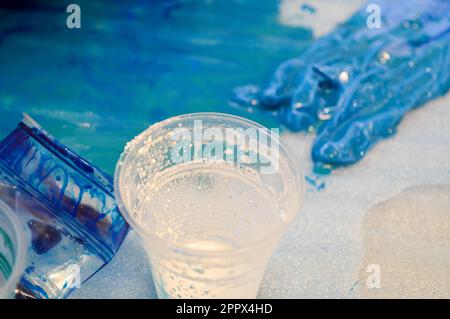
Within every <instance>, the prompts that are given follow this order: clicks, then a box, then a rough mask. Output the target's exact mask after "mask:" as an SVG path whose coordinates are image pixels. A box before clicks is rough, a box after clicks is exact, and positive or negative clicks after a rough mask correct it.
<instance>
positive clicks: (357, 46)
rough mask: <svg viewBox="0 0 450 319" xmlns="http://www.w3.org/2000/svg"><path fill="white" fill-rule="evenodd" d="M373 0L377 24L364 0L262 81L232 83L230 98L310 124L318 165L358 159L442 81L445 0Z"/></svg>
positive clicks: (301, 125)
mask: <svg viewBox="0 0 450 319" xmlns="http://www.w3.org/2000/svg"><path fill="white" fill-rule="evenodd" d="M377 4H379V5H380V7H381V13H382V28H380V29H370V28H368V27H367V18H368V13H367V12H366V7H365V6H364V7H363V8H362V9H361V10H360V11H359V12H357V13H356V14H355V15H354V16H353V17H352V18H350V19H349V20H348V21H347V22H346V23H344V24H342V25H340V26H339V27H337V28H336V30H335V31H333V32H331V33H330V34H328V35H327V36H324V37H322V38H320V39H318V40H316V41H315V42H314V43H313V44H312V45H311V46H310V48H309V49H308V50H306V51H305V52H303V53H302V54H301V55H300V56H299V57H297V58H293V59H291V60H288V61H286V62H284V63H283V64H281V65H280V66H279V67H278V69H277V70H276V71H275V73H274V75H273V76H272V79H271V81H270V83H269V85H268V86H267V87H266V88H265V89H261V88H259V87H256V86H246V87H242V88H238V89H236V90H235V91H234V99H233V100H234V102H237V103H240V104H241V105H244V106H245V107H247V106H248V105H257V106H258V107H260V108H261V109H270V110H271V111H272V110H274V109H277V110H280V118H279V119H280V121H282V122H283V123H284V124H285V125H286V126H287V127H288V128H289V129H291V130H293V131H302V130H309V131H315V132H316V133H317V137H316V139H315V141H314V144H313V148H312V159H313V161H314V162H315V164H316V167H317V168H316V171H318V172H319V171H324V172H327V171H329V169H330V168H332V167H335V166H342V165H349V164H353V163H355V162H357V161H359V160H360V159H362V158H363V157H364V156H365V155H366V153H367V152H368V151H369V150H370V149H371V148H372V147H373V145H374V144H376V143H377V142H378V141H380V140H382V139H385V138H387V137H389V136H391V135H393V134H395V132H396V128H397V126H398V124H399V123H400V121H401V120H402V118H403V117H404V116H405V114H406V113H407V112H409V111H410V110H412V109H414V108H416V107H419V106H421V105H423V104H425V103H426V102H428V101H429V100H432V99H434V98H436V97H439V96H442V95H443V94H445V93H446V92H447V91H448V89H449V87H450V76H449V72H450V2H449V1H439V0H425V1H421V0H414V1H409V2H408V4H407V5H405V4H403V3H401V2H400V1H387V0H383V1H377ZM249 103H250V104H249Z"/></svg>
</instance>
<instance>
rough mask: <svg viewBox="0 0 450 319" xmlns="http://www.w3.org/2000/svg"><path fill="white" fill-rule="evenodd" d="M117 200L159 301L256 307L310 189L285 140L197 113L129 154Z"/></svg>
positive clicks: (119, 175)
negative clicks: (244, 302)
mask: <svg viewBox="0 0 450 319" xmlns="http://www.w3.org/2000/svg"><path fill="white" fill-rule="evenodd" d="M115 195H116V199H117V202H118V205H119V208H120V211H121V212H122V214H123V215H124V217H125V219H126V220H127V221H128V222H129V223H130V224H131V225H132V227H133V228H134V229H135V230H136V231H137V232H138V234H139V235H140V238H141V240H142V244H143V246H144V248H145V249H146V251H147V253H148V256H149V259H150V264H151V268H152V274H153V279H154V283H155V288H156V291H157V294H158V297H160V298H255V297H256V295H257V292H258V288H259V285H260V282H261V280H262V277H263V274H264V269H265V267H266V264H267V261H268V259H269V257H270V256H271V255H272V253H273V251H274V249H275V248H276V246H277V244H278V242H279V240H280V238H281V236H282V235H283V233H284V232H285V231H286V229H287V226H288V225H289V224H290V223H291V221H292V220H293V218H294V217H295V216H296V214H297V213H298V212H299V210H300V208H301V205H302V203H303V196H304V185H303V177H302V175H301V173H300V172H299V170H298V164H297V163H296V162H295V161H294V159H293V157H292V156H291V155H290V153H289V152H288V150H287V149H286V147H285V146H284V145H282V144H281V143H280V141H279V138H278V132H277V131H275V130H268V129H267V128H265V127H263V126H261V125H259V124H257V123H255V122H252V121H249V120H246V119H243V118H239V117H236V116H231V115H226V114H219V113H196V114H188V115H183V116H178V117H174V118H170V119H168V120H165V121H163V122H160V123H157V124H155V125H153V126H151V127H150V128H148V129H147V130H146V131H144V132H142V133H141V134H140V135H138V136H137V137H136V138H135V139H133V140H132V141H131V142H130V143H128V144H127V146H126V147H125V151H124V153H123V154H122V156H121V158H120V160H119V162H118V164H117V168H116V173H115Z"/></svg>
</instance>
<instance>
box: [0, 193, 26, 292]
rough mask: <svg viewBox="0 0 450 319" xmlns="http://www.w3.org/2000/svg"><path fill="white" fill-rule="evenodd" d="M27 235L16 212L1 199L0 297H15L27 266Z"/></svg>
mask: <svg viewBox="0 0 450 319" xmlns="http://www.w3.org/2000/svg"><path fill="white" fill-rule="evenodd" d="M25 256H26V236H25V230H24V229H23V225H22V224H21V222H20V221H19V220H18V219H17V217H16V216H15V214H14V212H13V211H12V210H11V208H10V207H9V206H7V205H6V204H5V203H4V202H2V201H0V299H5V298H14V295H15V288H16V285H17V283H18V282H19V280H20V277H21V276H22V273H23V270H24V267H25Z"/></svg>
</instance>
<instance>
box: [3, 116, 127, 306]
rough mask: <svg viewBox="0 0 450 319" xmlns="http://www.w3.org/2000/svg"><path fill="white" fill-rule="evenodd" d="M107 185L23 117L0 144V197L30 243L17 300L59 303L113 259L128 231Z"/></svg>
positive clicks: (105, 179)
mask: <svg viewBox="0 0 450 319" xmlns="http://www.w3.org/2000/svg"><path fill="white" fill-rule="evenodd" d="M112 185H113V182H112V179H111V178H110V177H109V176H108V175H106V174H105V173H103V172H102V171H101V170H99V169H98V168H96V167H95V166H92V165H91V164H90V163H88V162H87V161H86V160H84V159H82V158H81V157H79V156H78V155H76V154H75V153H74V152H73V151H71V150H70V149H69V148H67V147H66V146H64V145H63V144H61V143H60V142H58V141H57V140H56V139H54V138H53V137H52V136H50V135H49V134H48V133H47V132H46V131H45V130H44V129H42V128H41V127H40V126H39V125H38V124H37V123H36V122H34V121H33V120H32V119H31V118H29V117H27V116H26V117H25V118H24V120H22V122H21V123H20V124H19V126H18V127H17V128H16V129H15V130H14V131H13V132H12V133H11V134H10V135H8V136H7V137H6V138H5V139H4V140H3V141H1V142H0V198H1V200H2V201H4V202H5V203H6V204H7V205H8V206H10V207H11V208H12V210H13V211H14V212H15V213H16V215H17V216H18V218H19V219H20V220H21V221H22V222H23V224H24V225H26V227H25V228H26V229H28V231H29V238H30V240H31V242H30V245H29V249H28V252H27V260H26V269H25V273H24V275H23V277H22V279H21V281H20V284H19V285H18V287H17V289H16V297H17V298H64V297H66V296H67V295H68V294H69V293H70V292H71V291H73V289H75V288H76V287H77V286H78V285H79V284H81V283H82V282H84V281H86V280H87V279H89V278H90V277H91V276H92V275H94V274H95V273H96V272H97V271H98V270H99V269H100V268H101V267H103V266H104V265H105V264H106V263H107V262H109V261H110V260H111V259H112V257H113V256H114V255H115V253H116V252H117V250H118V249H119V246H120V244H121V243H122V241H123V239H124V238H125V236H126V234H127V232H128V225H127V224H126V222H125V221H124V219H123V218H122V216H121V215H120V213H119V211H118V209H117V206H116V203H115V200H114V197H113V189H112Z"/></svg>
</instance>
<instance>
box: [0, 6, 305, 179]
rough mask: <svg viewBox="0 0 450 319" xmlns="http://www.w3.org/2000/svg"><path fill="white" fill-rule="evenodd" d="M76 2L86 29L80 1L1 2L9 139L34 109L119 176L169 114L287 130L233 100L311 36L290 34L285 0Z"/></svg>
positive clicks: (0, 92) (4, 124)
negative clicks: (210, 114) (129, 150)
mask: <svg viewBox="0 0 450 319" xmlns="http://www.w3.org/2000/svg"><path fill="white" fill-rule="evenodd" d="M77 3H78V4H79V5H80V7H81V26H82V28H81V29H78V30H77V29H68V28H67V27H66V18H67V16H68V13H66V5H68V4H69V2H68V3H64V1H61V2H58V3H57V4H55V2H54V1H53V2H52V1H28V4H27V6H25V7H20V6H18V5H9V6H8V5H3V4H2V5H0V8H1V9H0V21H1V22H0V114H1V116H0V136H1V137H4V136H5V135H6V134H7V132H9V131H10V130H12V129H13V128H14V127H15V125H16V123H17V122H18V121H19V120H20V118H21V114H20V112H27V113H29V114H30V115H31V116H32V117H34V118H36V120H38V121H39V123H40V124H42V126H43V127H45V128H46V129H47V130H48V131H49V132H50V133H51V134H53V135H54V136H56V137H57V138H58V139H60V140H61V141H62V142H63V143H64V144H66V145H68V146H69V147H71V148H72V149H74V151H76V152H77V153H78V154H80V155H81V156H83V157H85V158H86V159H87V160H89V161H91V162H92V163H94V164H95V165H98V166H99V167H101V168H102V169H104V170H105V171H107V172H108V173H110V174H112V173H113V171H114V166H115V163H116V161H117V158H118V156H119V154H120V153H121V151H122V150H123V146H124V145H125V143H126V142H127V141H128V140H130V139H132V138H133V137H134V136H135V135H137V134H138V133H139V132H141V131H142V130H144V129H145V128H147V127H148V126H149V125H150V124H152V123H155V122H157V121H159V120H162V119H164V118H167V117H170V116H174V115H178V114H183V113H190V112H200V111H216V112H226V113H233V114H237V115H244V116H246V117H250V118H252V119H254V120H256V121H258V122H260V123H262V124H265V125H267V126H270V127H276V126H278V122H277V120H276V119H275V118H274V117H272V116H270V115H267V114H266V115H263V114H261V113H257V112H253V113H251V112H250V113H249V112H248V110H245V109H239V108H235V107H233V106H232V105H230V103H229V102H228V99H229V97H230V92H231V91H232V89H233V88H234V87H236V86H238V85H242V84H245V83H263V82H264V81H266V80H267V79H268V78H270V75H271V73H272V71H273V69H274V68H276V66H277V65H279V63H280V62H282V61H284V60H286V59H288V58H290V57H292V56H297V55H298V54H299V53H301V52H302V51H303V50H304V49H305V48H306V47H307V45H308V44H309V43H310V41H311V36H312V35H311V32H310V31H308V30H305V29H301V28H289V27H284V26H281V25H280V24H279V23H278V21H277V14H278V1H275V0H273V1H259V0H241V1H238V0H215V1H207V0H189V1H188V0H186V1H134V2H121V3H116V2H112V1H87V0H86V1H81V0H80V1H77ZM299 10H301V8H299Z"/></svg>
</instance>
